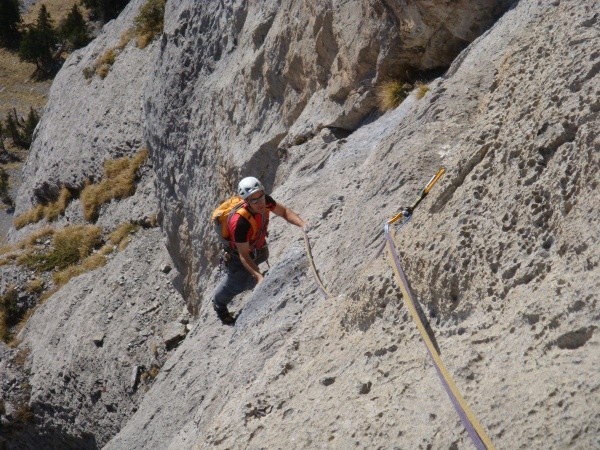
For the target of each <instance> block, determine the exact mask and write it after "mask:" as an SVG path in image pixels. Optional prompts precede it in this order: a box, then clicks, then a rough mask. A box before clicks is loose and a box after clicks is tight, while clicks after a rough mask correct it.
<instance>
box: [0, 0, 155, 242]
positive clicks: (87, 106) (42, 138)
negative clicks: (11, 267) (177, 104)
mask: <svg viewBox="0 0 600 450" xmlns="http://www.w3.org/2000/svg"><path fill="white" fill-rule="evenodd" d="M143 3H144V0H133V1H131V2H130V3H129V5H128V6H127V8H126V9H125V10H124V11H123V13H122V14H121V15H120V16H119V17H118V18H117V19H115V20H113V21H111V22H109V23H108V24H107V25H105V26H104V28H103V30H102V32H101V34H100V36H98V37H97V38H96V39H95V40H94V41H93V42H92V43H90V44H89V45H88V46H86V47H85V48H83V49H80V50H77V51H75V52H74V53H73V54H72V55H71V56H70V57H69V58H68V59H67V61H66V62H65V64H64V65H63V67H62V69H61V70H60V72H59V73H58V74H57V76H56V78H55V79H54V81H53V83H52V88H51V90H50V94H49V96H48V103H47V104H46V107H45V109H44V111H43V114H42V119H41V120H40V123H39V125H38V127H37V128H36V131H35V135H34V139H33V143H32V146H31V149H30V152H29V156H28V158H27V162H26V164H25V166H24V168H23V173H22V177H23V183H22V184H21V186H20V188H19V192H18V193H17V197H16V209H15V215H19V214H21V213H23V212H25V211H27V210H28V209H30V208H31V207H32V206H34V205H35V204H37V203H40V202H43V203H45V202H48V201H52V200H55V199H56V198H57V197H58V194H59V192H60V189H61V187H62V186H66V187H67V188H69V189H71V190H73V191H74V192H76V191H80V190H81V189H82V188H83V186H84V183H85V181H86V179H90V180H91V181H97V180H98V179H100V178H101V177H102V173H103V167H102V163H103V162H104V160H106V159H114V158H119V157H122V156H128V155H131V154H133V153H136V152H137V151H139V149H140V147H141V146H142V144H143V137H142V104H141V95H142V89H143V85H144V83H143V81H144V79H145V76H146V74H147V71H148V67H147V61H148V59H149V58H151V57H152V54H153V53H154V52H155V49H156V46H153V45H151V46H149V47H147V48H146V49H144V50H140V49H139V48H137V47H136V46H135V45H134V43H133V42H130V43H129V44H128V45H127V46H125V47H124V48H123V50H122V51H120V52H119V51H118V50H117V51H116V53H117V56H116V58H115V60H114V64H112V65H111V67H110V70H109V71H108V74H107V75H106V77H105V78H101V77H100V76H99V75H97V74H95V65H96V63H97V61H98V60H99V59H101V58H102V56H103V55H104V54H105V53H106V52H107V51H109V50H111V49H115V48H116V47H117V46H118V45H119V42H120V41H121V39H122V38H121V36H122V35H123V34H124V33H125V32H126V31H127V30H128V29H129V28H131V27H132V26H133V19H134V17H135V16H136V15H137V12H138V10H139V8H140V6H141V5H142V4H143ZM86 71H89V72H88V74H87V75H86ZM11 234H12V239H13V240H15V239H17V238H18V237H19V236H20V235H22V234H23V233H15V232H14V230H13V231H12V233H11Z"/></svg>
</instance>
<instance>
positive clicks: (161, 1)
mask: <svg viewBox="0 0 600 450" xmlns="http://www.w3.org/2000/svg"><path fill="white" fill-rule="evenodd" d="M165 3H166V0H147V1H146V3H144V5H143V6H142V7H141V8H140V12H139V13H138V15H137V17H136V18H135V20H134V23H135V31H136V35H137V44H138V47H140V48H145V47H146V46H147V45H148V44H149V43H150V42H152V40H153V39H154V38H155V37H156V36H158V35H160V34H162V32H163V25H164V16H165Z"/></svg>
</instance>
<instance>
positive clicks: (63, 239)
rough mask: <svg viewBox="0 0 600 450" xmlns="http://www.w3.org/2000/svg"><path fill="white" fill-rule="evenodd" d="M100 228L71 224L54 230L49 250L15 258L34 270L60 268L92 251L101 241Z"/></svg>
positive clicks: (43, 270)
mask: <svg viewBox="0 0 600 450" xmlns="http://www.w3.org/2000/svg"><path fill="white" fill-rule="evenodd" d="M101 235H102V230H101V229H100V227H96V226H93V225H73V226H68V227H65V228H63V229H61V230H59V231H56V232H55V233H54V235H53V238H52V241H53V242H52V246H51V248H50V249H49V250H46V251H42V252H37V251H35V250H33V251H29V252H27V253H25V254H24V255H22V256H21V257H19V258H18V259H17V263H19V264H24V265H25V266H27V267H28V268H29V269H30V270H34V271H36V272H38V273H39V272H49V271H53V270H62V269H64V268H66V267H68V266H70V265H73V264H76V263H78V262H79V261H81V260H82V259H84V258H86V257H87V256H88V255H90V254H91V253H92V250H93V249H94V248H95V247H96V246H98V245H99V244H100V242H101Z"/></svg>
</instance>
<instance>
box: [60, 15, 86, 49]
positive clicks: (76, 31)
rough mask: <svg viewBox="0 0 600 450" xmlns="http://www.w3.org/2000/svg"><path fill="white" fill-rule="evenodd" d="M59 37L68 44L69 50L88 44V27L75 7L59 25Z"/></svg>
mask: <svg viewBox="0 0 600 450" xmlns="http://www.w3.org/2000/svg"><path fill="white" fill-rule="evenodd" d="M59 29H60V35H61V36H62V38H63V39H64V40H66V41H67V42H68V43H69V46H70V48H71V50H76V49H78V48H81V47H84V46H86V45H87V44H88V43H89V42H90V40H91V39H90V35H89V32H88V26H87V23H86V22H85V19H84V18H83V15H82V14H81V11H80V10H79V7H78V6H77V5H73V8H72V9H71V12H69V15H68V16H67V17H66V18H65V20H63V21H62V23H61V24H60V27H59Z"/></svg>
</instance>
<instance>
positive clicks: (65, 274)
mask: <svg viewBox="0 0 600 450" xmlns="http://www.w3.org/2000/svg"><path fill="white" fill-rule="evenodd" d="M105 264H106V256H104V255H102V254H100V253H94V254H93V255H90V256H88V257H87V258H85V259H84V260H83V261H81V263H80V264H74V265H71V266H69V267H67V268H66V269H64V270H61V271H59V272H56V273H55V274H54V275H53V276H52V278H53V279H54V283H55V284H56V286H57V287H61V286H64V285H65V284H67V283H68V282H69V280H70V279H71V278H73V277H77V276H79V275H81V274H84V273H86V272H90V271H92V270H95V269H98V268H99V267H102V266H104V265H105Z"/></svg>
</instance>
